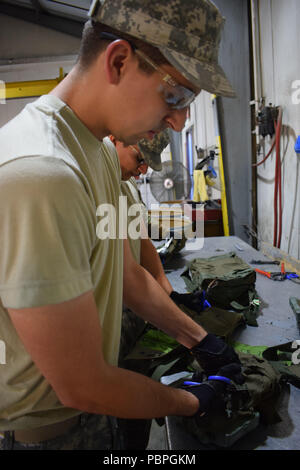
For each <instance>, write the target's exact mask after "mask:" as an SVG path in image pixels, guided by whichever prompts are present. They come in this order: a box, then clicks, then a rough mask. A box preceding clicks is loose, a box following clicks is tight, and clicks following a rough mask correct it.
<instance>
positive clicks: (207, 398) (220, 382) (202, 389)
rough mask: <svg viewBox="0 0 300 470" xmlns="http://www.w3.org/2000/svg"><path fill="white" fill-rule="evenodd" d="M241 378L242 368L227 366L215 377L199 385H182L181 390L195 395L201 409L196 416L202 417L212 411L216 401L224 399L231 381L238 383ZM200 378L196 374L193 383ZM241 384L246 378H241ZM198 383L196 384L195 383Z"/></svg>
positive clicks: (235, 364) (236, 365)
mask: <svg viewBox="0 0 300 470" xmlns="http://www.w3.org/2000/svg"><path fill="white" fill-rule="evenodd" d="M239 376H241V371H240V366H239V365H238V364H237V363H233V364H227V365H226V366H224V367H221V369H220V370H219V371H218V373H217V374H216V375H214V376H209V377H208V379H207V380H205V381H203V382H202V383H199V384H197V385H188V384H186V385H182V386H181V388H183V389H184V390H186V391H188V392H190V393H192V394H193V395H195V396H196V397H197V398H198V400H199V408H198V411H197V412H196V414H195V415H194V416H197V415H199V414H200V415H202V414H203V413H206V412H208V411H209V410H210V408H211V407H212V405H213V403H215V400H217V399H222V397H223V394H224V392H226V389H227V387H228V386H230V384H231V380H234V381H236V379H237V377H239ZM198 377H199V376H197V374H194V375H193V377H192V379H191V382H190V383H193V381H194V380H197V379H198ZM240 380H241V383H243V381H244V378H242V376H241V377H240ZM195 383H196V382H195Z"/></svg>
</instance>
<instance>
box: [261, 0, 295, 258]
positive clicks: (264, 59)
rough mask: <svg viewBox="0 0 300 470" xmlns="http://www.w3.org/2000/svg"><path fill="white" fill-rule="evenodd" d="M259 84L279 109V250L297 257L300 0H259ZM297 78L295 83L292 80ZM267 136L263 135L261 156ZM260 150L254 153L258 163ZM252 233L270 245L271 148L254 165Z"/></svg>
mask: <svg viewBox="0 0 300 470" xmlns="http://www.w3.org/2000/svg"><path fill="white" fill-rule="evenodd" d="M257 13H258V20H259V22H258V29H259V35H260V44H259V45H258V46H259V47H260V50H259V52H260V56H261V88H262V96H263V97H264V98H265V102H266V104H269V103H272V104H273V105H275V106H281V107H282V109H283V129H282V138H281V161H282V164H281V165H282V191H283V192H282V200H283V232H282V240H281V249H282V250H284V251H286V252H288V253H289V254H290V255H291V256H293V257H295V258H297V259H299V258H300V185H299V177H300V168H299V166H300V165H299V157H297V156H296V154H295V152H294V145H295V140H296V136H297V135H299V134H300V93H299V92H298V93H297V88H296V87H298V90H300V29H299V18H300V2H299V0H284V1H282V0H259V2H258V12H257ZM297 80H298V83H297V82H296V81H297ZM269 148H270V139H269V138H268V137H267V138H265V154H266V153H267V151H268V149H269ZM263 156H264V154H262V153H260V154H259V155H258V157H257V160H258V161H261V160H262V158H263ZM257 173H258V187H257V190H258V235H259V238H260V239H261V240H262V241H265V242H269V243H273V227H274V214H273V213H274V211H273V207H274V175H275V151H274V152H273V153H272V155H271V156H270V157H269V159H268V160H267V161H266V163H264V164H263V165H261V166H259V167H258V171H257Z"/></svg>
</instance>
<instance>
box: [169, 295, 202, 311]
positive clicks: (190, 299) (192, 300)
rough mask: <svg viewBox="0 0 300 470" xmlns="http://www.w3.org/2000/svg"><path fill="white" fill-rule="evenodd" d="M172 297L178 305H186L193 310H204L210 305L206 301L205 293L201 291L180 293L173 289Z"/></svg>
mask: <svg viewBox="0 0 300 470" xmlns="http://www.w3.org/2000/svg"><path fill="white" fill-rule="evenodd" d="M170 298H171V299H172V300H173V302H175V303H176V304H177V305H185V306H186V307H188V308H190V309H191V310H195V312H198V313H199V312H202V311H203V310H204V308H206V307H207V306H208V305H207V304H206V303H205V294H204V292H201V291H195V292H192V293H191V294H179V292H176V291H174V290H173V291H172V292H171V294H170Z"/></svg>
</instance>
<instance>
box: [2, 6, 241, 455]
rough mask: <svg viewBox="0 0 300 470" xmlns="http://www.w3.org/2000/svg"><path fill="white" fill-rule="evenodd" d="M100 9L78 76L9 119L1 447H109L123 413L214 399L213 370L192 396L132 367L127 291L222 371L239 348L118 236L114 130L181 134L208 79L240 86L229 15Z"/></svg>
mask: <svg viewBox="0 0 300 470" xmlns="http://www.w3.org/2000/svg"><path fill="white" fill-rule="evenodd" d="M90 14H91V18H92V19H91V20H90V21H88V22H87V24H86V26H85V28H84V31H83V37H82V41H81V47H80V51H79V56H78V60H77V62H76V64H75V66H74V67H73V69H72V70H71V71H70V73H69V74H68V75H67V76H66V77H65V78H64V79H63V80H62V81H61V82H60V83H59V85H58V86H57V87H56V88H55V89H54V90H53V91H52V92H51V93H50V94H49V95H45V96H42V97H40V98H39V99H38V100H36V101H35V102H33V103H30V104H29V105H27V106H26V107H25V108H24V109H23V110H22V111H21V113H19V115H18V116H17V117H16V118H14V119H13V120H11V121H10V122H8V123H7V124H6V125H5V126H4V127H3V128H2V129H0V140H1V166H0V201H1V202H0V211H1V218H2V222H3V223H2V224H1V226H0V241H1V243H0V266H1V270H0V286H1V290H0V296H1V305H0V337H1V339H3V341H4V342H6V346H7V349H6V351H7V363H6V364H5V365H1V368H2V369H1V374H0V403H1V407H0V433H1V435H0V449H3V448H4V449H8V448H9V449H28V448H29V449H47V448H49V449H53V448H57V449H60V448H61V449H63V448H66V449H72V448H74V449H82V448H86V449H97V450H99V449H109V448H112V446H113V439H112V437H113V436H112V433H111V430H112V429H115V425H114V424H113V423H111V419H114V418H113V417H119V418H138V419H140V418H153V417H161V416H167V415H182V416H191V415H194V414H196V413H201V412H204V411H205V410H207V409H208V407H209V405H210V404H211V402H212V401H213V400H214V398H215V396H216V394H217V393H218V392H217V389H216V387H213V385H212V384H211V383H210V384H203V386H202V385H201V386H199V387H197V390H194V393H190V392H189V391H186V390H180V389H172V388H170V387H166V386H164V385H162V384H160V383H157V382H155V381H153V380H151V379H149V378H147V377H144V376H142V375H140V374H136V373H133V372H129V371H127V370H124V369H121V368H119V367H117V362H118V352H119V339H120V329H121V315H122V305H123V302H124V303H125V305H126V306H128V307H129V308H131V310H133V311H134V312H135V313H136V314H138V315H140V316H141V317H142V318H144V319H145V320H146V321H149V322H151V323H153V324H154V325H155V326H157V327H158V328H160V329H161V330H163V331H165V332H166V333H167V334H169V335H170V336H172V337H174V338H175V339H176V340H177V341H178V342H179V343H180V344H182V345H183V346H185V347H186V348H188V349H190V350H191V352H192V353H193V354H194V355H195V357H196V358H197V359H198V360H199V362H200V363H201V362H203V363H204V365H205V366H206V365H209V366H210V369H213V370H214V372H217V371H218V370H219V369H220V368H221V367H222V366H223V365H224V364H228V363H230V362H235V361H236V360H237V359H236V355H235V354H234V352H233V350H231V349H230V348H228V347H227V346H226V345H225V344H224V343H223V342H222V341H221V340H218V339H217V338H216V337H214V336H213V335H209V334H207V333H206V331H205V330H204V329H203V328H202V327H201V326H200V325H198V324H197V323H195V322H194V321H193V320H192V319H191V318H189V317H187V316H186V315H185V314H184V313H183V312H182V311H181V310H180V309H179V308H178V307H177V306H176V305H175V303H173V302H172V300H170V297H169V296H168V295H167V293H166V292H164V290H163V289H162V288H161V287H160V286H159V285H158V283H157V282H156V281H155V280H154V278H153V277H152V276H151V275H150V274H149V273H147V272H146V271H145V270H144V269H143V268H142V267H141V266H139V265H138V264H137V263H136V262H135V261H134V259H133V257H132V255H131V252H130V248H129V245H128V240H126V239H125V240H123V237H121V236H116V235H115V232H116V229H117V228H118V216H119V212H118V202H119V196H120V167H119V163H118V158H117V154H116V152H115V150H114V148H111V146H109V145H107V144H106V143H105V142H104V140H103V139H104V137H105V136H107V135H109V134H112V135H114V136H115V138H116V139H117V140H119V141H121V142H123V143H124V144H126V145H134V144H136V143H137V142H138V141H140V140H142V139H145V138H146V139H149V140H151V139H152V138H153V137H154V136H155V135H156V134H159V133H160V132H161V131H163V130H165V129H168V128H170V129H172V130H174V131H178V132H179V131H181V129H182V128H183V126H184V122H185V118H186V111H187V107H188V105H189V104H190V103H191V102H192V100H193V99H194V98H195V96H196V95H197V94H198V93H199V92H200V90H201V88H204V89H207V90H208V91H212V92H214V93H216V94H223V95H225V96H229V95H230V96H231V95H232V90H231V88H230V85H229V84H228V82H227V80H226V78H225V76H224V74H223V72H222V71H221V69H220V68H219V66H218V63H217V55H218V45H219V40H220V31H221V28H222V23H223V19H222V17H221V15H220V13H219V12H218V10H217V9H216V7H215V6H214V5H213V4H212V3H211V2H209V1H207V0H198V1H196V0H163V1H162V0H159V1H158V0H151V1H150V0H139V1H137V0H101V1H98V2H95V3H94V4H93V7H92V9H91V13H90ZM16 135H18V139H16V138H15V136H16ZM105 211H109V213H110V214H112V215H113V216H115V219H114V220H113V222H112V223H110V224H108V225H109V229H110V230H111V231H110V232H109V236H107V237H106V238H105V237H104V236H103V235H105V231H101V230H100V228H101V227H102V226H103V225H102V226H101V222H102V219H103V218H104V219H105V217H104V216H105ZM12 214H13V216H12ZM99 219H101V220H100V221H99ZM106 225H107V224H106ZM204 369H205V367H204ZM2 372H3V373H2ZM109 417H112V418H109Z"/></svg>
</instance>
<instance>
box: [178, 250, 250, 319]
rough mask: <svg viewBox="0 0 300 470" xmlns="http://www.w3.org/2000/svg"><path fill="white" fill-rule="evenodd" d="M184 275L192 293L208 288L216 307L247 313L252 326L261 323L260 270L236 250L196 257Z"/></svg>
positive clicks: (207, 290)
mask: <svg viewBox="0 0 300 470" xmlns="http://www.w3.org/2000/svg"><path fill="white" fill-rule="evenodd" d="M181 276H182V277H183V279H184V282H185V284H186V287H187V290H188V291H189V292H194V291H195V290H197V289H198V290H202V291H205V297H206V299H207V301H208V302H209V303H210V304H211V305H212V306H216V307H219V308H224V309H233V310H235V311H237V312H240V313H243V315H244V316H245V319H246V321H247V324H248V325H251V326H257V321H256V318H257V315H258V309H259V301H258V300H257V293H256V290H255V282H256V272H255V270H254V269H252V268H251V267H250V266H249V265H248V264H247V263H245V262H244V261H243V260H242V259H241V258H239V257H238V256H237V255H236V253H234V252H230V253H228V254H225V255H219V256H213V257H210V258H195V259H194V260H192V261H191V262H190V263H188V265H187V268H186V269H185V271H184V272H183V273H182V274H181Z"/></svg>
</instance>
